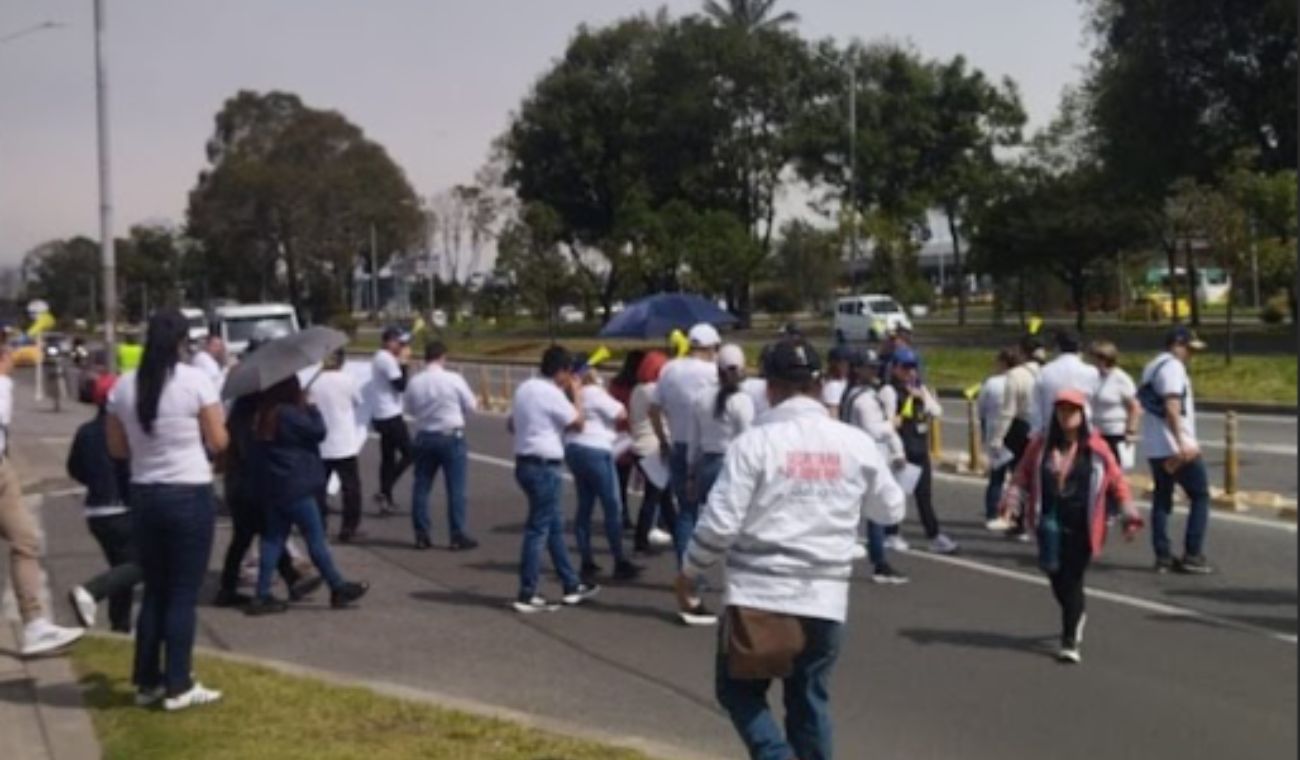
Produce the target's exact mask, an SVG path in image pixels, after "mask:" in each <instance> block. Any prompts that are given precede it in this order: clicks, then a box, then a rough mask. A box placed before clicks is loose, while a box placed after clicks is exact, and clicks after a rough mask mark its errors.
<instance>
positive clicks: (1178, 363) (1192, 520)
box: [1138, 326, 1214, 575]
mask: <svg viewBox="0 0 1300 760" xmlns="http://www.w3.org/2000/svg"><path fill="white" fill-rule="evenodd" d="M1204 348H1205V343H1203V342H1202V341H1201V339H1200V338H1198V337H1197V336H1196V333H1194V332H1192V331H1191V330H1190V329H1188V328H1186V327H1181V326H1180V327H1175V328H1174V329H1173V330H1171V331H1170V332H1169V334H1168V336H1167V337H1166V338H1165V351H1164V353H1162V354H1160V355H1159V356H1157V357H1156V358H1154V359H1152V360H1151V361H1150V362H1149V363H1148V364H1147V366H1146V368H1145V369H1143V370H1142V384H1141V385H1140V386H1139V388H1138V400H1139V402H1140V403H1141V404H1142V410H1143V411H1144V412H1145V414H1144V415H1142V456H1143V457H1145V458H1146V460H1147V462H1148V463H1149V464H1150V466H1151V479H1152V480H1153V481H1155V493H1154V494H1153V495H1152V497H1151V545H1152V548H1154V549H1155V554H1156V564H1155V568H1156V572H1159V573H1166V572H1169V571H1170V570H1175V571H1177V572H1180V573H1187V574H1191V575H1206V574H1209V573H1212V572H1214V567H1213V566H1212V565H1211V564H1210V562H1209V560H1207V559H1206V558H1205V533H1206V529H1207V528H1208V527H1209V515H1210V485H1209V474H1208V473H1207V472H1206V469H1205V458H1204V457H1202V456H1201V445H1200V443H1199V442H1198V441H1197V439H1196V399H1195V395H1194V394H1193V393H1192V380H1191V378H1190V377H1189V376H1188V374H1187V363H1188V362H1189V361H1190V360H1191V356H1192V354H1193V353H1194V352H1196V351H1200V350H1203V349H1204ZM1175 485H1177V486H1179V487H1181V488H1182V489H1183V493H1185V494H1186V495H1187V500H1188V501H1189V502H1190V505H1189V507H1188V512H1187V530H1186V533H1185V535H1184V540H1183V555H1182V557H1179V558H1177V559H1175V558H1174V556H1173V552H1172V549H1171V548H1170V544H1169V534H1168V525H1169V515H1170V514H1171V513H1172V512H1173V509H1174V486H1175Z"/></svg>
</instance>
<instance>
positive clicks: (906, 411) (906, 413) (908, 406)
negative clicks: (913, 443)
mask: <svg viewBox="0 0 1300 760" xmlns="http://www.w3.org/2000/svg"><path fill="white" fill-rule="evenodd" d="M912 398H913V397H912V396H908V397H907V400H906V401H904V402H903V411H902V412H901V414H902V415H903V418H904V419H907V418H909V417H911V416H912V414H913V412H915V410H914V409H913V408H912V407H913V406H914V404H913V403H912Z"/></svg>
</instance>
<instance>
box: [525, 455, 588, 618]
mask: <svg viewBox="0 0 1300 760" xmlns="http://www.w3.org/2000/svg"><path fill="white" fill-rule="evenodd" d="M515 482H517V483H518V484H519V487H520V488H522V489H523V490H524V495H526V496H527V497H528V522H527V524H525V525H524V544H523V548H522V549H521V550H520V555H519V599H520V601H527V600H529V599H532V598H533V595H534V594H536V593H537V579H538V576H539V575H540V573H541V563H542V546H543V545H545V546H546V548H547V551H549V552H550V555H551V564H552V565H554V566H555V572H556V574H557V575H559V576H560V582H561V583H562V584H563V585H564V590H565V591H566V592H567V591H572V590H573V589H575V588H577V587H578V576H577V574H575V573H574V572H573V566H572V565H570V564H569V552H568V550H567V549H566V548H565V546H564V511H563V510H562V509H561V508H560V492H561V487H562V481H561V480H560V465H559V463H558V462H557V463H555V464H549V463H544V462H539V461H535V460H532V459H516V460H515Z"/></svg>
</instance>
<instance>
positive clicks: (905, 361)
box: [891, 346, 921, 367]
mask: <svg viewBox="0 0 1300 760" xmlns="http://www.w3.org/2000/svg"><path fill="white" fill-rule="evenodd" d="M891 361H893V363H894V364H897V365H899V366H902V367H916V366H919V365H920V364H921V358H920V357H919V356H917V355H916V352H915V351H913V350H912V349H910V348H908V347H907V346H901V347H899V348H897V349H895V350H894V355H893V357H892V359H891Z"/></svg>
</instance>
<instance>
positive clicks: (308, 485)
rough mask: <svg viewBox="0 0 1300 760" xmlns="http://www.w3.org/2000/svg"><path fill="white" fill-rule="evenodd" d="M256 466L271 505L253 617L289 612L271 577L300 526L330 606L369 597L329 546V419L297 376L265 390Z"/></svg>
mask: <svg viewBox="0 0 1300 760" xmlns="http://www.w3.org/2000/svg"><path fill="white" fill-rule="evenodd" d="M253 430H254V441H253V447H252V457H251V464H252V467H253V472H252V475H253V478H254V482H255V483H256V484H257V490H256V492H257V493H259V494H261V497H262V499H263V500H264V503H265V504H266V505H267V507H266V509H267V514H266V529H265V530H263V531H262V544H261V557H260V558H259V559H260V562H259V565H258V572H257V597H256V598H255V599H254V600H253V603H252V604H250V605H249V606H248V609H247V611H248V613H249V614H250V615H259V614H267V613H273V612H284V611H285V610H286V609H287V608H288V605H287V604H286V603H285V602H284V601H283V600H280V599H276V598H275V597H273V596H271V576H272V575H273V574H274V573H275V568H276V564H277V563H278V562H279V561H280V557H281V555H282V554H283V553H284V544H285V542H286V541H287V540H288V539H289V531H290V530H291V529H292V528H293V527H294V526H297V527H298V529H299V530H300V531H302V535H303V537H304V538H305V539H306V540H307V553H308V554H309V555H310V556H311V561H312V564H314V565H315V566H316V569H317V570H318V571H319V572H320V574H321V577H322V578H324V579H325V582H326V583H328V584H329V587H330V606H332V607H335V608H340V607H346V606H348V605H349V604H351V603H352V602H354V601H356V600H357V599H360V598H361V597H362V596H364V595H365V593H366V591H367V590H368V589H369V586H368V585H367V584H365V583H352V582H349V581H346V580H344V578H343V575H342V574H341V573H340V572H339V571H338V568H337V567H335V565H334V558H333V557H332V556H331V555H330V550H329V547H328V546H326V544H325V528H324V526H323V525H321V519H320V507H319V504H318V502H317V494H318V493H319V492H320V489H321V488H323V487H324V485H325V462H324V461H323V460H322V459H321V456H320V442H321V441H323V440H325V433H326V431H325V420H324V418H323V417H321V413H320V410H318V409H317V408H316V407H314V406H311V405H310V404H308V403H307V399H306V396H305V395H304V394H303V390H302V385H300V384H299V382H298V378H297V377H296V376H291V377H289V378H288V379H287V380H282V381H280V382H279V383H276V384H275V385H273V386H271V387H270V388H268V389H266V390H265V391H263V392H262V395H261V398H260V399H259V400H258V404H257V411H256V413H255V417H254V420H253Z"/></svg>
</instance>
